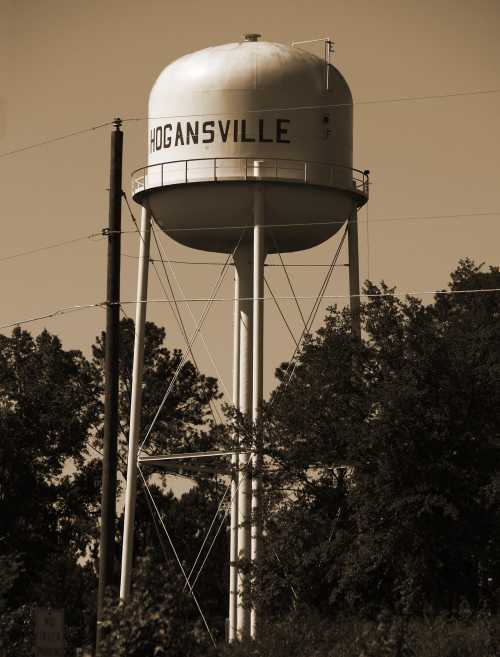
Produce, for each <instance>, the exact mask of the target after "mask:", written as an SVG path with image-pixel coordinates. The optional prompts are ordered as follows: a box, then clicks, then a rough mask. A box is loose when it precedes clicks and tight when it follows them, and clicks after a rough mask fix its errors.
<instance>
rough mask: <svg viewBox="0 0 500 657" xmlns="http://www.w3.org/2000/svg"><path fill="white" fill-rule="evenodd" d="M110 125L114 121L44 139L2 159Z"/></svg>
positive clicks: (4, 154) (0, 154)
mask: <svg viewBox="0 0 500 657" xmlns="http://www.w3.org/2000/svg"><path fill="white" fill-rule="evenodd" d="M108 125H113V121H107V122H106V123H100V124H99V125H93V126H90V127H89V128H83V130H75V131H74V132H67V133H66V134H64V135H59V136H58V137H52V138H51V139H44V140H43V141H38V142H35V143H34V144H30V145H29V146H22V147H21V148H15V149H14V150H12V151H6V152H4V153H0V158H4V157H9V155H15V154H16V153H23V152H24V151H29V150H31V149H33V148H39V147H40V146H47V145H48V144H53V143H55V142H56V141H62V140H63V139H69V138H70V137H77V136H78V135H84V134H85V133H87V132H93V131H94V130H99V129H100V128H105V127H106V126H108Z"/></svg>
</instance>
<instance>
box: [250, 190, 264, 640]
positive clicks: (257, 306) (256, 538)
mask: <svg viewBox="0 0 500 657" xmlns="http://www.w3.org/2000/svg"><path fill="white" fill-rule="evenodd" d="M263 223H264V191H263V189H262V187H261V186H260V185H257V187H256V189H255V197H254V224H255V225H254V233H253V365H252V422H253V424H254V426H255V428H256V432H257V433H256V436H255V446H254V449H253V454H252V460H253V477H252V516H251V517H252V529H251V560H252V565H253V566H254V567H258V560H259V546H260V539H261V532H262V517H261V504H262V500H261V498H262V476H261V467H262V435H261V433H260V426H259V425H260V412H261V406H262V388H263V378H262V367H263V336H264V322H263V319H264V317H263V311H264V301H263V296H264V259H265V248H264V230H263ZM258 634H259V609H258V605H257V604H254V605H253V606H252V609H251V616H250V635H251V637H252V639H257V638H258Z"/></svg>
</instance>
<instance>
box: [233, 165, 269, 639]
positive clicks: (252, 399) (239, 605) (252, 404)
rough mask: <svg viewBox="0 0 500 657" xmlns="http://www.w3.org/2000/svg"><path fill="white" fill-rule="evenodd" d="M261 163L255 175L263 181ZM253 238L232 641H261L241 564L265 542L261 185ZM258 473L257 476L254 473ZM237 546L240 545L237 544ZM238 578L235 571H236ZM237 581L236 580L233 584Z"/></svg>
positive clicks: (245, 272) (239, 269) (243, 315)
mask: <svg viewBox="0 0 500 657" xmlns="http://www.w3.org/2000/svg"><path fill="white" fill-rule="evenodd" d="M259 164H260V163H258V162H256V163H255V169H254V171H255V176H256V177H258V176H259V173H260V170H259ZM253 224H254V228H253V235H252V237H253V239H252V240H251V241H250V240H247V241H243V242H242V244H241V245H240V246H239V248H238V250H237V251H236V253H235V255H234V262H235V270H236V273H235V299H236V301H235V328H234V330H235V346H234V367H235V371H234V375H235V376H234V379H233V397H234V399H236V381H237V382H238V391H237V393H238V394H237V398H238V409H239V411H240V412H241V414H242V415H243V416H245V417H246V419H247V420H251V421H252V423H253V425H254V426H255V427H256V429H257V432H256V436H255V442H254V445H253V446H252V450H251V455H250V456H249V453H248V446H247V445H245V441H244V440H241V441H240V444H241V446H242V447H243V450H242V451H241V452H240V454H239V464H238V487H237V490H238V496H237V505H238V506H237V509H236V508H235V505H234V504H233V507H232V509H231V518H233V517H237V519H238V521H237V536H235V534H233V522H231V561H232V559H233V554H237V555H238V559H237V562H236V564H235V568H234V570H235V574H234V577H235V579H236V580H237V600H236V628H235V630H232V625H231V613H232V609H233V605H234V602H235V601H234V598H233V597H232V596H231V595H230V620H229V640H230V641H232V640H234V639H247V638H248V637H249V636H251V637H252V638H256V636H257V631H258V630H257V628H258V612H257V609H256V608H255V604H252V607H251V608H249V599H248V596H249V595H250V577H249V575H248V574H247V573H245V572H243V570H242V569H241V567H240V566H239V564H238V562H241V561H243V562H245V565H248V562H249V561H250V560H251V562H252V565H253V566H256V565H257V560H258V555H259V541H260V527H261V522H260V497H261V479H260V461H261V458H262V457H261V451H260V440H259V438H260V436H259V431H260V430H259V429H258V426H259V422H260V409H261V405H262V365H263V358H262V355H263V292H264V259H265V249H264V229H263V224H264V190H263V187H262V185H261V184H260V183H257V184H256V186H255V192H254V208H253ZM250 466H252V469H253V477H251V474H250ZM235 543H236V545H235ZM231 573H233V570H231ZM231 581H233V580H232V579H231ZM233 613H234V612H233Z"/></svg>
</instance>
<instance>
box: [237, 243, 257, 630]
mask: <svg viewBox="0 0 500 657" xmlns="http://www.w3.org/2000/svg"><path fill="white" fill-rule="evenodd" d="M252 259H253V252H252V245H251V243H248V242H242V243H241V244H240V246H239V247H238V250H237V252H236V253H235V255H234V261H235V267H236V270H237V274H238V281H239V296H238V298H239V338H240V340H239V344H240V347H239V391H238V392H239V394H238V408H239V410H240V412H241V413H242V415H243V416H246V417H247V418H248V417H251V413H252V331H253V304H252V295H253V289H252V279H253V271H252ZM243 438H244V437H243ZM241 446H242V448H243V449H242V452H240V454H239V464H238V561H248V560H249V559H250V504H251V476H250V473H249V471H248V470H249V456H248V447H247V445H246V444H245V441H244V439H243V440H242V441H241ZM249 584H250V578H249V577H248V575H247V574H246V573H244V572H243V571H242V569H241V568H240V567H239V568H238V576H237V590H238V600H237V611H236V628H237V638H238V639H246V638H248V637H249V635H250V609H249V608H248V599H247V598H248V594H249Z"/></svg>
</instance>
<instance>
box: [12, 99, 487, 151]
mask: <svg viewBox="0 0 500 657" xmlns="http://www.w3.org/2000/svg"><path fill="white" fill-rule="evenodd" d="M498 93H500V89H497V88H494V89H477V90H473V91H456V92H448V93H444V94H428V95H421V96H399V97H392V98H371V99H367V100H356V101H352V102H351V103H329V104H325V105H293V106H285V107H262V108H259V109H255V110H248V113H250V114H259V113H267V112H278V111H300V110H312V109H334V108H336V107H355V106H358V105H377V104H384V103H388V104H389V103H404V102H406V103H407V102H418V101H426V100H440V99H445V98H463V97H465V96H484V95H492V94H498ZM232 114H235V113H234V112H215V113H213V112H210V113H207V112H204V113H194V114H177V115H174V114H172V115H165V116H156V117H155V116H132V117H126V118H124V119H122V123H133V122H140V121H147V120H156V119H175V118H178V119H180V118H192V117H197V116H198V117H203V116H229V115H232ZM114 121H115V119H112V120H110V121H106V122H105V123H100V124H97V125H93V126H89V127H88V128H83V129H81V130H75V131H73V132H68V133H64V134H61V135H57V136H56V137H51V138H49V139H43V140H40V141H37V142H34V143H32V144H28V145H27V146H21V147H19V148H15V149H12V150H10V151H5V152H3V153H0V158H5V157H9V156H11V155H16V154H17V153H23V152H25V151H29V150H32V149H34V148H39V147H42V146H47V145H49V144H53V143H55V142H58V141H62V140H65V139H70V138H72V137H77V136H79V135H84V134H86V133H89V132H93V131H95V130H100V129H101V128H105V127H107V126H110V125H113V123H114Z"/></svg>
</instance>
